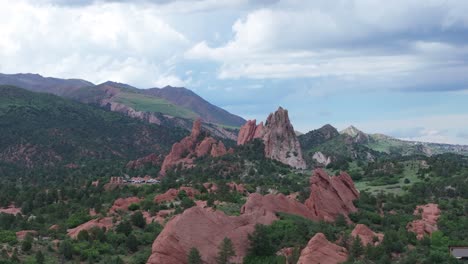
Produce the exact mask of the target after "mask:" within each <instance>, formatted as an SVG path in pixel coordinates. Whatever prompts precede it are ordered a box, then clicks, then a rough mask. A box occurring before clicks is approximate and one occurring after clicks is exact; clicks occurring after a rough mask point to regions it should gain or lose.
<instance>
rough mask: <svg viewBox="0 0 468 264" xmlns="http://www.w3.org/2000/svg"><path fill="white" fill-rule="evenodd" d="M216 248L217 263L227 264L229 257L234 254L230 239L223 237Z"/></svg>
mask: <svg viewBox="0 0 468 264" xmlns="http://www.w3.org/2000/svg"><path fill="white" fill-rule="evenodd" d="M218 249H219V251H218V256H217V257H216V261H217V262H218V264H228V263H229V259H230V258H232V257H234V256H235V255H236V251H235V250H234V246H233V245H232V241H231V239H229V238H227V237H225V238H224V239H223V242H221V245H219V248H218Z"/></svg>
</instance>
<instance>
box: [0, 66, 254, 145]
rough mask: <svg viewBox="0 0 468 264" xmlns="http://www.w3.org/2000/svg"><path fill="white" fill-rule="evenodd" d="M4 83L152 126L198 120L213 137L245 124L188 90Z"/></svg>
mask: <svg viewBox="0 0 468 264" xmlns="http://www.w3.org/2000/svg"><path fill="white" fill-rule="evenodd" d="M2 84H3V85H13V86H17V87H21V88H24V89H27V90H31V91H39V92H47V93H52V94H55V95H59V96H62V97H66V98H70V99H73V100H77V101H79V102H83V103H87V104H93V105H98V106H101V107H104V108H106V109H108V110H111V111H115V112H120V113H123V114H126V115H128V116H130V117H133V118H138V119H141V120H144V121H147V122H149V123H155V124H160V125H164V126H169V127H174V126H178V127H182V128H184V129H186V130H190V129H191V127H192V124H193V121H194V120H196V119H197V118H201V119H202V120H203V122H204V127H205V128H206V129H208V130H210V131H211V132H212V134H213V135H215V136H218V137H222V138H227V139H231V140H235V138H236V134H235V131H234V130H233V129H232V128H233V127H234V128H235V127H238V126H240V125H241V124H243V123H244V122H245V120H244V119H242V118H241V117H239V116H236V115H233V114H231V113H229V112H227V111H225V110H224V109H222V108H219V107H217V106H215V105H212V104H210V103H209V102H207V101H206V100H204V99H203V98H201V97H200V96H198V95H197V94H195V93H194V92H192V91H190V90H188V89H185V88H176V87H169V86H168V87H165V88H162V89H159V88H152V89H147V90H145V89H138V88H136V87H133V86H130V85H128V84H122V83H116V82H110V81H109V82H105V83H102V84H99V85H94V84H93V83H91V82H88V81H84V80H77V79H70V80H65V79H58V78H45V77H42V76H41V75H37V74H11V75H8V74H1V75H0V85H2Z"/></svg>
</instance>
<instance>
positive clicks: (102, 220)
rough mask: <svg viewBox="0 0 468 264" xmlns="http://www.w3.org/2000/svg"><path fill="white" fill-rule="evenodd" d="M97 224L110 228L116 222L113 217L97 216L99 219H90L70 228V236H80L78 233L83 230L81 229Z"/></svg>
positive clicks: (68, 231)
mask: <svg viewBox="0 0 468 264" xmlns="http://www.w3.org/2000/svg"><path fill="white" fill-rule="evenodd" d="M95 226H96V227H99V228H105V229H106V230H109V229H110V228H112V227H113V226H114V223H113V221H112V217H105V218H97V219H93V220H90V221H88V222H86V223H84V224H81V225H79V226H77V227H75V228H71V229H68V230H67V234H68V236H69V237H71V238H73V239H76V238H77V237H78V234H79V233H80V232H81V230H90V229H91V228H93V227H95Z"/></svg>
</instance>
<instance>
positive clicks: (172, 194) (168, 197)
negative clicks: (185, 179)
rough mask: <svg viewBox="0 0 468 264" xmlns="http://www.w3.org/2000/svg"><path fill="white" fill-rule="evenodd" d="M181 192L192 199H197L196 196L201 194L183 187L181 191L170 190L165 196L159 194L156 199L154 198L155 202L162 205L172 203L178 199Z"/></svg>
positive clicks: (190, 188)
mask: <svg viewBox="0 0 468 264" xmlns="http://www.w3.org/2000/svg"><path fill="white" fill-rule="evenodd" d="M180 191H185V193H186V194H187V196H188V197H189V198H191V199H194V198H195V195H197V194H200V192H199V191H198V190H196V189H194V188H192V187H185V186H182V187H180V188H179V189H173V188H172V189H169V190H167V191H166V192H165V193H163V194H158V195H156V197H154V201H155V202H156V203H162V202H170V201H173V200H174V199H175V198H177V195H178V194H179V192H180Z"/></svg>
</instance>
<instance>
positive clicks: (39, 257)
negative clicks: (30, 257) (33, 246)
mask: <svg viewBox="0 0 468 264" xmlns="http://www.w3.org/2000/svg"><path fill="white" fill-rule="evenodd" d="M44 261H45V259H44V254H42V251H38V252H37V253H36V263H37V264H44Z"/></svg>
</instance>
